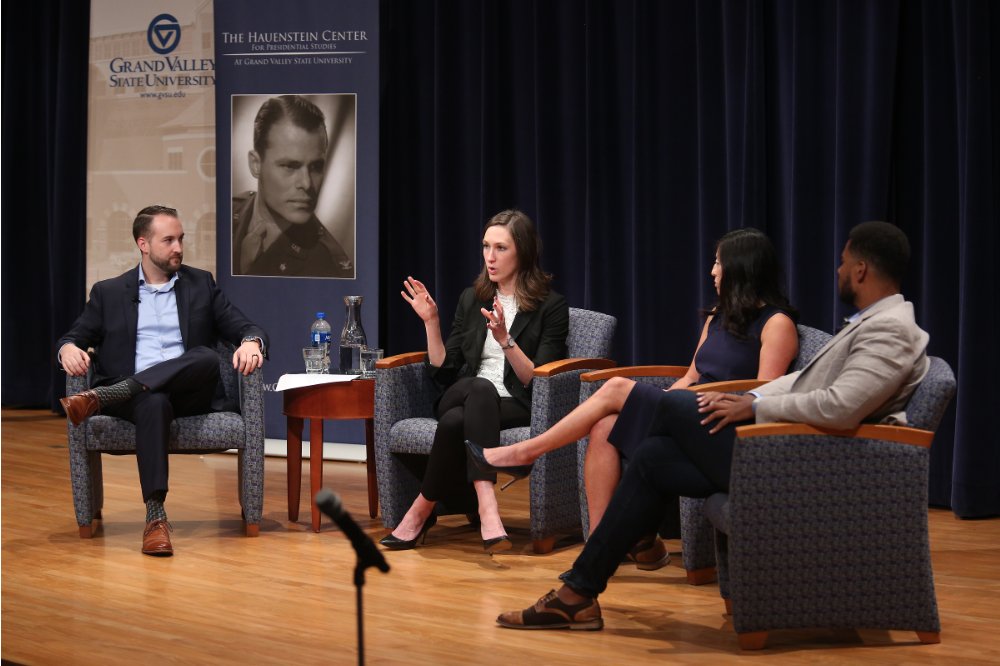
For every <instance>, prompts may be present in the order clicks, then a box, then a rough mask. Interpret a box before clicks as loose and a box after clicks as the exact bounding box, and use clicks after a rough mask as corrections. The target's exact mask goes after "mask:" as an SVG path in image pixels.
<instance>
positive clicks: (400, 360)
mask: <svg viewBox="0 0 1000 666" xmlns="http://www.w3.org/2000/svg"><path fill="white" fill-rule="evenodd" d="M425 358H427V352H409V353H406V354H396V355H395V356H390V357H388V358H383V359H381V360H379V361H376V362H375V367H376V368H382V369H388V368H398V367H399V366H401V365H410V364H412V363H423V361H424V359H425Z"/></svg>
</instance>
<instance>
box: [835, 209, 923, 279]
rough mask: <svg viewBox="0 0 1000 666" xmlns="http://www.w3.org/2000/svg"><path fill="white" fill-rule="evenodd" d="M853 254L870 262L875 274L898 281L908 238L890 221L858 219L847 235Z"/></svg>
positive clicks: (907, 254) (907, 258) (906, 259)
mask: <svg viewBox="0 0 1000 666" xmlns="http://www.w3.org/2000/svg"><path fill="white" fill-rule="evenodd" d="M847 240H848V242H849V243H850V247H849V248H848V252H850V253H851V254H852V255H853V256H854V257H855V258H857V259H862V260H864V261H866V262H868V263H869V264H871V265H872V266H873V267H874V268H875V270H876V271H878V273H879V274H881V275H882V276H883V277H885V278H886V279H888V280H891V281H892V282H894V283H896V285H897V286H898V285H901V284H902V283H903V277H905V275H906V268H907V266H909V264H910V241H909V240H908V239H907V238H906V234H904V233H903V231H902V230H901V229H900V228H899V227H897V226H896V225H894V224H889V223H888V222H880V221H877V220H873V221H871V222H862V223H861V224H859V225H857V226H856V227H854V228H853V229H851V233H850V235H849V236H848V237H847Z"/></svg>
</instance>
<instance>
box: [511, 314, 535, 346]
mask: <svg viewBox="0 0 1000 666" xmlns="http://www.w3.org/2000/svg"><path fill="white" fill-rule="evenodd" d="M535 312H537V310H536V311H535ZM535 312H523V311H520V310H519V311H518V313H517V316H515V317H514V323H513V325H511V327H510V328H508V329H507V332H508V333H510V336H511V337H512V338H514V339H515V340H516V339H517V336H518V335H520V333H521V331H523V330H524V327H525V326H527V325H528V323H530V322H531V319H532V316H533V315H534V314H535Z"/></svg>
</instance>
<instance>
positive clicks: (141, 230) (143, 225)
mask: <svg viewBox="0 0 1000 666" xmlns="http://www.w3.org/2000/svg"><path fill="white" fill-rule="evenodd" d="M157 215H168V216H170V217H172V218H174V219H177V209H176V208H170V207H169V206H146V207H145V208H143V209H142V210H140V211H139V214H138V215H136V216H135V221H134V222H132V237H133V238H135V240H136V241H137V242H138V240H139V239H140V238H144V237H145V236H146V234H148V233H149V225H151V224H152V223H153V218H154V217H156V216H157Z"/></svg>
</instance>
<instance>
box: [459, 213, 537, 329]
mask: <svg viewBox="0 0 1000 666" xmlns="http://www.w3.org/2000/svg"><path fill="white" fill-rule="evenodd" d="M490 227H507V233H509V234H510V236H511V238H513V239H514V247H515V248H516V249H517V280H516V282H515V285H514V297H515V298H516V299H517V309H518V310H524V311H525V312H531V311H532V310H535V309H537V308H538V306H539V305H541V304H542V301H544V300H545V297H546V296H548V295H549V282H551V281H552V276H551V275H549V274H548V273H546V272H545V271H543V270H542V268H541V266H539V265H538V258H539V257H540V256H541V254H542V240H541V239H540V238H539V237H538V232H537V231H535V223H534V222H532V221H531V218H530V217H528V216H527V215H525V214H524V213H522V212H521V211H519V210H513V209H512V210H505V211H501V212H499V213H497V214H496V215H494V216H493V217H491V218H490V221H489V222H487V223H486V226H485V227H483V235H484V236H485V235H486V230H487V229H489V228H490ZM473 288H474V289H475V291H476V298H478V299H479V300H480V301H484V302H490V301H492V300H493V296H494V294H496V290H497V286H496V284H495V283H494V282H493V281H491V280H490V276H489V273H487V272H486V264H485V263H484V264H483V270H482V271H480V273H479V277H477V278H476V281H475V282H474V283H473Z"/></svg>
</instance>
